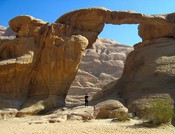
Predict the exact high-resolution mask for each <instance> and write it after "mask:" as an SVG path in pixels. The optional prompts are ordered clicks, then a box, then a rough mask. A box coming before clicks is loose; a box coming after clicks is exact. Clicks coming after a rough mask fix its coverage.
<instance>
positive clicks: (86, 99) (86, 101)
mask: <svg viewBox="0 0 175 134" xmlns="http://www.w3.org/2000/svg"><path fill="white" fill-rule="evenodd" d="M88 98H89V96H87V95H86V96H85V97H84V99H85V107H86V106H88Z"/></svg>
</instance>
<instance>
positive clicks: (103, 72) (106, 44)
mask: <svg viewBox="0 0 175 134" xmlns="http://www.w3.org/2000/svg"><path fill="white" fill-rule="evenodd" d="M132 50H133V47H131V46H126V45H123V44H119V43H117V42H116V41H113V40H109V39H102V38H99V39H97V40H96V42H95V43H94V44H93V46H92V48H91V49H87V50H85V54H84V56H83V58H82V60H81V63H80V66H79V70H78V73H77V75H76V77H75V80H74V82H73V83H72V85H71V87H70V89H69V92H68V94H67V97H66V104H67V105H71V106H73V105H81V104H84V95H85V94H86V93H88V95H89V100H90V99H91V97H93V95H94V94H96V92H98V91H100V90H102V89H103V88H105V85H107V84H109V83H111V82H113V81H114V80H118V79H119V78H120V77H121V75H122V72H123V67H124V63H125V59H126V56H127V55H128V53H129V52H130V51H132Z"/></svg>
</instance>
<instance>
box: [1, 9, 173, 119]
mask: <svg viewBox="0 0 175 134" xmlns="http://www.w3.org/2000/svg"><path fill="white" fill-rule="evenodd" d="M104 24H139V28H138V34H139V36H140V37H141V38H142V40H143V42H142V43H140V44H137V45H135V46H134V48H135V50H134V51H133V52H132V53H131V54H130V55H129V58H128V59H127V62H126V66H125V69H124V73H123V76H122V78H121V80H120V82H119V83H120V85H119V86H116V90H113V95H117V93H116V92H120V91H122V93H123V96H124V97H125V98H126V101H127V102H128V103H129V102H132V101H133V100H135V99H137V98H138V97H139V96H140V95H144V94H141V93H140V92H142V91H143V90H146V92H145V93H147V94H148V93H150V92H151V93H154V91H153V90H152V91H150V90H151V89H154V88H156V90H158V89H159V87H160V86H161V89H160V90H161V93H167V92H168V93H171V94H173V95H174V91H173V90H172V89H174V87H175V84H173V83H172V82H171V81H174V80H175V67H174V66H175V60H174V56H175V47H174V46H173V45H175V40H174V38H175V14H174V13H172V14H166V15H144V14H140V13H136V12H129V11H128V12H127V11H126V12H125V11H110V10H108V9H103V8H90V9H81V10H76V11H73V12H70V13H67V14H65V15H63V16H61V17H60V18H59V19H58V20H56V22H55V23H53V24H49V23H46V22H44V21H42V20H38V19H35V18H33V17H31V16H18V17H15V18H13V19H12V20H10V22H9V25H10V27H11V28H12V29H13V31H15V32H16V33H17V38H16V39H14V40H1V41H0V70H1V71H0V83H1V84H0V101H1V104H0V108H1V109H2V108H13V109H16V113H17V116H24V115H34V114H38V113H42V112H45V111H48V110H50V109H52V108H54V107H57V106H64V105H65V97H66V95H67V92H68V90H69V87H70V85H71V83H72V81H73V80H74V77H75V75H76V73H77V70H78V65H79V63H80V60H81V57H82V52H83V50H85V49H86V48H90V47H91V46H92V44H93V43H94V42H95V40H96V39H97V37H98V35H99V33H100V32H101V31H102V30H103V27H104ZM160 38H162V39H160ZM147 48H148V49H147ZM158 48H160V49H158ZM162 55H163V56H162ZM150 64H151V65H152V66H150ZM148 72H149V73H148ZM126 78H127V79H126ZM150 78H151V81H150ZM165 78H167V79H166V80H165ZM130 82H132V83H130ZM121 83H122V84H121ZM123 83H127V84H128V85H127V86H124V85H125V84H123ZM143 83H146V84H147V85H146V84H143ZM158 83H161V85H157V84H158ZM167 83H169V86H168V87H167ZM174 83H175V82H174ZM117 87H118V88H117ZM165 88H168V89H167V90H165ZM119 89H120V90H119ZM147 89H148V90H147ZM110 91H111V90H110ZM131 91H132V92H131ZM149 91H150V92H149ZM100 95H103V96H104V95H105V94H103V93H101V94H100ZM97 98H98V95H97Z"/></svg>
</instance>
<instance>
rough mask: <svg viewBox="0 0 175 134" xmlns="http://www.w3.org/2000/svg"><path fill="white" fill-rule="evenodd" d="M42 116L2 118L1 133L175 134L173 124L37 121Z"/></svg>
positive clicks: (0, 123)
mask: <svg viewBox="0 0 175 134" xmlns="http://www.w3.org/2000/svg"><path fill="white" fill-rule="evenodd" d="M40 118H41V117H39V116H34V117H25V118H11V119H7V120H0V134H175V128H174V127H173V126H171V125H169V126H160V127H157V128H148V127H144V126H142V125H139V124H140V123H141V121H139V120H133V119H132V120H130V121H127V122H111V119H103V120H91V121H88V122H83V121H65V122H57V123H49V122H47V121H44V120H43V121H40V122H37V120H38V119H40Z"/></svg>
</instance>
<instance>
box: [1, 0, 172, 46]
mask: <svg viewBox="0 0 175 134" xmlns="http://www.w3.org/2000/svg"><path fill="white" fill-rule="evenodd" d="M88 7H106V8H108V9H110V10H134V11H137V12H141V13H144V14H162V13H171V12H175V0H69V1H68V0H67V1H66V0H0V10H1V11H0V25H3V26H6V27H8V21H9V20H10V19H11V18H13V17H15V16H18V15H31V16H34V17H35V18H39V19H42V20H44V21H47V22H50V23H52V22H54V21H55V20H56V19H57V18H59V16H61V15H63V14H64V13H66V12H70V11H72V10H76V9H79V8H88ZM100 37H103V38H109V39H113V40H116V41H118V42H120V43H122V44H128V45H133V44H135V43H137V42H139V41H141V39H140V38H139V37H138V35H137V25H106V26H105V28H104V30H103V32H102V33H101V34H100Z"/></svg>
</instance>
